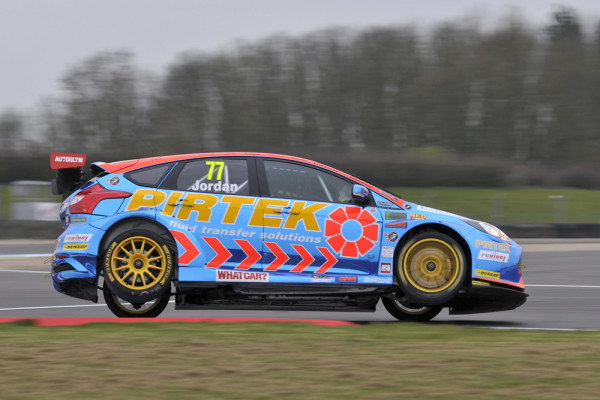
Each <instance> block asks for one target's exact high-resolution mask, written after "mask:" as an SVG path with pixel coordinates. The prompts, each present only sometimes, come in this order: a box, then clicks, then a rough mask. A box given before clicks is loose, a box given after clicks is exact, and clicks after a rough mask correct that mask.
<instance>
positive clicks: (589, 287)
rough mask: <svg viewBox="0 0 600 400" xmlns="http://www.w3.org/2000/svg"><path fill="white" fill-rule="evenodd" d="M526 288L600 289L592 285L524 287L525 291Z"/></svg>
mask: <svg viewBox="0 0 600 400" xmlns="http://www.w3.org/2000/svg"><path fill="white" fill-rule="evenodd" d="M528 287H554V288H579V289H600V286H594V285H525V289H527V288H528Z"/></svg>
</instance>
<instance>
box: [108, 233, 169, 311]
mask: <svg viewBox="0 0 600 400" xmlns="http://www.w3.org/2000/svg"><path fill="white" fill-rule="evenodd" d="M174 246H175V245H174V243H173V241H172V239H171V238H170V236H169V235H168V233H165V232H163V231H161V230H160V229H159V228H157V227H155V226H153V225H151V224H140V226H139V227H138V228H134V229H128V230H125V231H124V232H121V233H119V234H117V235H116V236H114V237H111V238H109V240H108V241H107V242H106V245H105V250H104V252H103V253H102V269H103V275H104V281H105V282H106V285H107V286H108V288H109V289H110V291H111V292H112V293H113V294H114V295H116V296H117V297H119V298H121V299H123V300H126V301H128V302H130V303H132V304H144V303H148V302H151V301H154V300H155V299H157V298H159V297H162V296H163V295H164V294H165V293H166V291H167V290H169V289H170V287H171V279H172V278H173V270H174V267H173V257H174V255H175V254H176V251H174V250H173V248H174Z"/></svg>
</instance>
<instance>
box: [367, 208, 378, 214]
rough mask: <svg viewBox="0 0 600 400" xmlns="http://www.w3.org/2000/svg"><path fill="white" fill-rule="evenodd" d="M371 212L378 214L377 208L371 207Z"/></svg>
mask: <svg viewBox="0 0 600 400" xmlns="http://www.w3.org/2000/svg"><path fill="white" fill-rule="evenodd" d="M369 211H371V212H372V213H373V214H375V213H376V212H377V207H369Z"/></svg>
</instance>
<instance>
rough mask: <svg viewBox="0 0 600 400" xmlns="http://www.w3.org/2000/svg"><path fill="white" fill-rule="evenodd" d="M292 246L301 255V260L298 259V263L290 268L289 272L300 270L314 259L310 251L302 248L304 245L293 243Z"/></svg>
mask: <svg viewBox="0 0 600 400" xmlns="http://www.w3.org/2000/svg"><path fill="white" fill-rule="evenodd" d="M292 247H293V248H294V250H296V251H297V252H298V254H300V256H301V257H302V261H300V262H299V263H298V265H296V266H295V267H294V268H292V270H291V271H290V272H302V271H304V270H305V269H306V267H308V266H309V265H310V264H311V263H312V262H313V261H315V258H314V257H313V256H311V255H310V253H309V252H308V251H307V250H306V249H305V248H304V246H300V245H299V244H293V245H292Z"/></svg>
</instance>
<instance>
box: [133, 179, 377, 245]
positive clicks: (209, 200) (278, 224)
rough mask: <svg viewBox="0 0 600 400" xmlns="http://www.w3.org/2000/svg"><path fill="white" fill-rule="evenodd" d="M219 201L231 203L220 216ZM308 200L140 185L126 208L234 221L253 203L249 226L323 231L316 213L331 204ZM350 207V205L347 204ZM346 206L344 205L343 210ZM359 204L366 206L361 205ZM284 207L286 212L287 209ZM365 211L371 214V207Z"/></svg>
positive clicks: (184, 217)
mask: <svg viewBox="0 0 600 400" xmlns="http://www.w3.org/2000/svg"><path fill="white" fill-rule="evenodd" d="M219 203H220V204H226V205H227V207H226V210H225V213H223V216H222V217H221V218H220V219H218V220H217V219H215V218H213V208H214V207H215V206H216V205H217V204H219ZM177 204H180V205H185V207H178V206H177ZM307 204H308V202H306V201H301V200H284V199H259V201H257V199H256V198H254V197H245V196H229V195H225V196H221V197H217V196H215V195H213V194H208V193H195V192H189V193H184V192H177V191H174V192H171V193H170V194H169V196H168V199H167V193H166V192H163V191H161V190H155V189H138V190H136V191H135V193H134V194H133V196H131V200H130V201H129V204H128V205H127V208H126V209H125V211H135V210H139V209H142V208H148V207H159V208H161V207H162V211H161V214H162V215H165V216H168V217H174V218H176V219H178V220H181V221H191V220H194V219H195V222H210V223H212V224H222V225H233V224H236V223H238V221H237V219H238V217H239V215H240V212H241V210H242V208H247V207H252V208H253V211H252V213H251V216H250V220H249V221H248V223H247V225H248V226H256V227H262V226H265V227H269V228H280V229H291V230H296V229H297V228H298V227H299V226H300V224H302V225H304V229H305V230H306V231H313V232H321V228H320V227H319V224H318V222H317V218H316V216H315V213H316V212H317V211H319V210H321V209H323V208H325V207H327V206H329V204H327V203H312V204H310V205H307ZM349 207H350V206H347V208H349ZM343 208H344V207H340V209H342V210H343ZM355 208H357V209H358V210H362V208H360V207H355ZM284 209H285V210H286V212H284ZM176 211H177V213H176ZM364 211H365V212H366V213H368V214H369V215H371V214H370V213H369V212H368V210H364ZM342 212H343V211H342ZM362 217H363V215H362V214H361V218H362ZM371 217H372V218H373V220H374V222H375V218H374V217H373V216H372V215H371ZM207 233H208V232H207ZM289 240H293V239H289Z"/></svg>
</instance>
